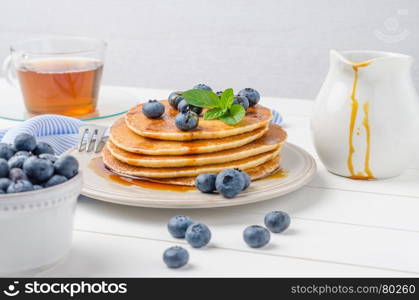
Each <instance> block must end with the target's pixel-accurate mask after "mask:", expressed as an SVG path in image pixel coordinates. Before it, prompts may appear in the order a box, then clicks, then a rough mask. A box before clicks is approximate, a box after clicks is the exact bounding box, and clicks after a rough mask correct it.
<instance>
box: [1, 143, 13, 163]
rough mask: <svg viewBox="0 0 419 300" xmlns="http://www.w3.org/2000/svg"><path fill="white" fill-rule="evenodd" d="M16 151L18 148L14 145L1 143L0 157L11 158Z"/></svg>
mask: <svg viewBox="0 0 419 300" xmlns="http://www.w3.org/2000/svg"><path fill="white" fill-rule="evenodd" d="M15 153H16V148H15V147H14V146H13V145H9V144H5V143H0V158H3V159H5V160H9V159H10V158H11V157H12V156H13V155H15Z"/></svg>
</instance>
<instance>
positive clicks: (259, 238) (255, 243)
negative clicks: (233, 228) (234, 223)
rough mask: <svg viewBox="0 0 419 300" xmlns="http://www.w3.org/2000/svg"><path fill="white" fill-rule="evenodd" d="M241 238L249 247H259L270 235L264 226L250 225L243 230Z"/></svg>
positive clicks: (266, 241)
mask: <svg viewBox="0 0 419 300" xmlns="http://www.w3.org/2000/svg"><path fill="white" fill-rule="evenodd" d="M243 239H244V241H245V242H246V244H247V245H248V246H249V247H252V248H260V247H263V246H265V245H266V244H267V243H269V240H270V239H271V235H270V233H269V231H268V229H266V228H265V227H262V226H258V225H252V226H249V227H246V229H245V230H244V232H243Z"/></svg>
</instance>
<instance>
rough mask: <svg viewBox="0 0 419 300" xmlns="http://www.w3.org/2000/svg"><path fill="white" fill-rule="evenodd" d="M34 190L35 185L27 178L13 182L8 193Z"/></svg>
mask: <svg viewBox="0 0 419 300" xmlns="http://www.w3.org/2000/svg"><path fill="white" fill-rule="evenodd" d="M32 190H33V185H32V183H30V182H29V181H27V180H18V181H16V182H13V183H12V184H11V185H9V187H8V188H7V193H8V194H11V193H22V192H28V191H32Z"/></svg>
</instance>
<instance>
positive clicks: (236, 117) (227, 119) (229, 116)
mask: <svg viewBox="0 0 419 300" xmlns="http://www.w3.org/2000/svg"><path fill="white" fill-rule="evenodd" d="M245 114H246V111H245V110H244V108H243V106H241V105H238V104H233V105H232V106H231V107H230V109H229V110H228V111H227V112H226V113H225V114H224V115H222V116H220V117H219V119H220V120H221V121H223V122H224V123H226V124H228V125H236V124H238V123H239V122H240V121H241V120H243V118H244V116H245Z"/></svg>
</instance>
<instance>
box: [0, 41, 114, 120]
mask: <svg viewBox="0 0 419 300" xmlns="http://www.w3.org/2000/svg"><path fill="white" fill-rule="evenodd" d="M105 50H106V42H105V41H103V40H100V39H93V38H85V37H54V38H40V39H33V40H27V41H23V42H18V43H16V44H14V45H12V46H11V47H10V55H9V56H8V57H7V58H6V60H5V62H4V65H3V66H4V70H5V71H6V79H7V80H8V82H9V83H11V84H12V85H17V83H16V82H17V81H18V82H19V85H20V89H21V91H22V95H23V99H24V102H25V106H26V109H27V111H28V112H29V113H30V114H33V115H38V114H61V115H66V116H73V117H78V116H83V115H87V114H91V113H93V112H94V111H95V109H96V105H97V101H98V95H99V87H100V81H101V78H102V71H103V64H104V58H105ZM16 77H17V79H16Z"/></svg>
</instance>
